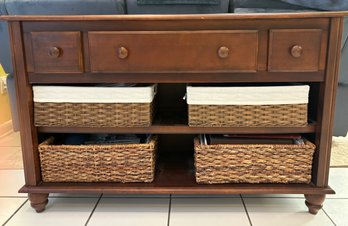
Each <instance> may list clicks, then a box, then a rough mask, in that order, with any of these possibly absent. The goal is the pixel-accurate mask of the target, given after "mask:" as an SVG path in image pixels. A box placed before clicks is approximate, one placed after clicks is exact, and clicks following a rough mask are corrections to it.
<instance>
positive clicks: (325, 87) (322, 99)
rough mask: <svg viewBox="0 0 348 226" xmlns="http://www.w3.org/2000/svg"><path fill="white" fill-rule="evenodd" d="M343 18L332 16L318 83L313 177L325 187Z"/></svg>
mask: <svg viewBox="0 0 348 226" xmlns="http://www.w3.org/2000/svg"><path fill="white" fill-rule="evenodd" d="M342 23H343V18H332V19H331V29H330V37H329V52H328V57H327V71H326V76H325V82H324V83H321V84H320V88H319V101H318V105H319V106H318V122H320V124H319V125H318V127H317V129H318V131H317V133H316V134H317V135H316V145H317V147H318V151H317V152H316V154H315V156H314V157H315V158H314V164H313V165H314V168H313V177H314V182H315V184H316V185H317V186H321V187H325V186H327V185H328V180H329V167H330V155H331V139H332V128H333V122H334V120H333V119H334V111H335V103H336V88H337V83H338V70H339V60H340V48H341V37H342Z"/></svg>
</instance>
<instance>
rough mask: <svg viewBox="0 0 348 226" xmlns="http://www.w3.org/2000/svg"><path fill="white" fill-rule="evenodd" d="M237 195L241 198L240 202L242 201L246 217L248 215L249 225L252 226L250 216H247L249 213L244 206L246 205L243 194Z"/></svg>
mask: <svg viewBox="0 0 348 226" xmlns="http://www.w3.org/2000/svg"><path fill="white" fill-rule="evenodd" d="M239 196H240V198H241V200H242V203H243V206H244V210H245V213H246V215H247V217H248V220H249V224H250V226H253V223H252V222H251V219H250V216H249V213H248V209H247V207H246V205H245V202H244V199H243V196H242V195H239Z"/></svg>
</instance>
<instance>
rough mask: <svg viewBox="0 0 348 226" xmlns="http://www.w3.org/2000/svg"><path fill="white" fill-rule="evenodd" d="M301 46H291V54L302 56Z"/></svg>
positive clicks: (296, 56) (297, 56)
mask: <svg viewBox="0 0 348 226" xmlns="http://www.w3.org/2000/svg"><path fill="white" fill-rule="evenodd" d="M302 52H303V48H302V46H299V45H295V46H293V47H292V48H291V56H293V57H295V58H299V57H301V56H302Z"/></svg>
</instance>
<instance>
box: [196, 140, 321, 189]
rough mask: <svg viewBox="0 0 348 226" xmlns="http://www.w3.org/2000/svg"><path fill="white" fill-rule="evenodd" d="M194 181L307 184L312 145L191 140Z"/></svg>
mask: <svg viewBox="0 0 348 226" xmlns="http://www.w3.org/2000/svg"><path fill="white" fill-rule="evenodd" d="M194 143H195V144H194V145H195V167H196V181H197V182H198V183H202V184H222V183H310V181H311V170H312V159H313V153H314V150H315V145H314V144H312V143H311V142H309V141H307V140H305V144H304V145H298V144H223V145H222V144H217V145H216V144H215V145H202V144H200V143H199V139H198V138H196V139H195V141H194Z"/></svg>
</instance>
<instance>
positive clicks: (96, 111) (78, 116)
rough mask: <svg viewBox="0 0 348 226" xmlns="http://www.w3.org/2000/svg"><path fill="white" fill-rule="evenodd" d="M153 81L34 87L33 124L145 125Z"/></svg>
mask: <svg viewBox="0 0 348 226" xmlns="http://www.w3.org/2000/svg"><path fill="white" fill-rule="evenodd" d="M155 94H156V85H155V84H150V85H149V84H142V85H136V86H130V87H127V86H125V87H122V86H120V87H119V86H117V84H116V85H115V86H110V87H108V86H33V95H34V123H35V126H60V127H147V126H151V123H152V119H153V115H154V114H153V110H154V106H153V105H154V104H153V103H154V97H155Z"/></svg>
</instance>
